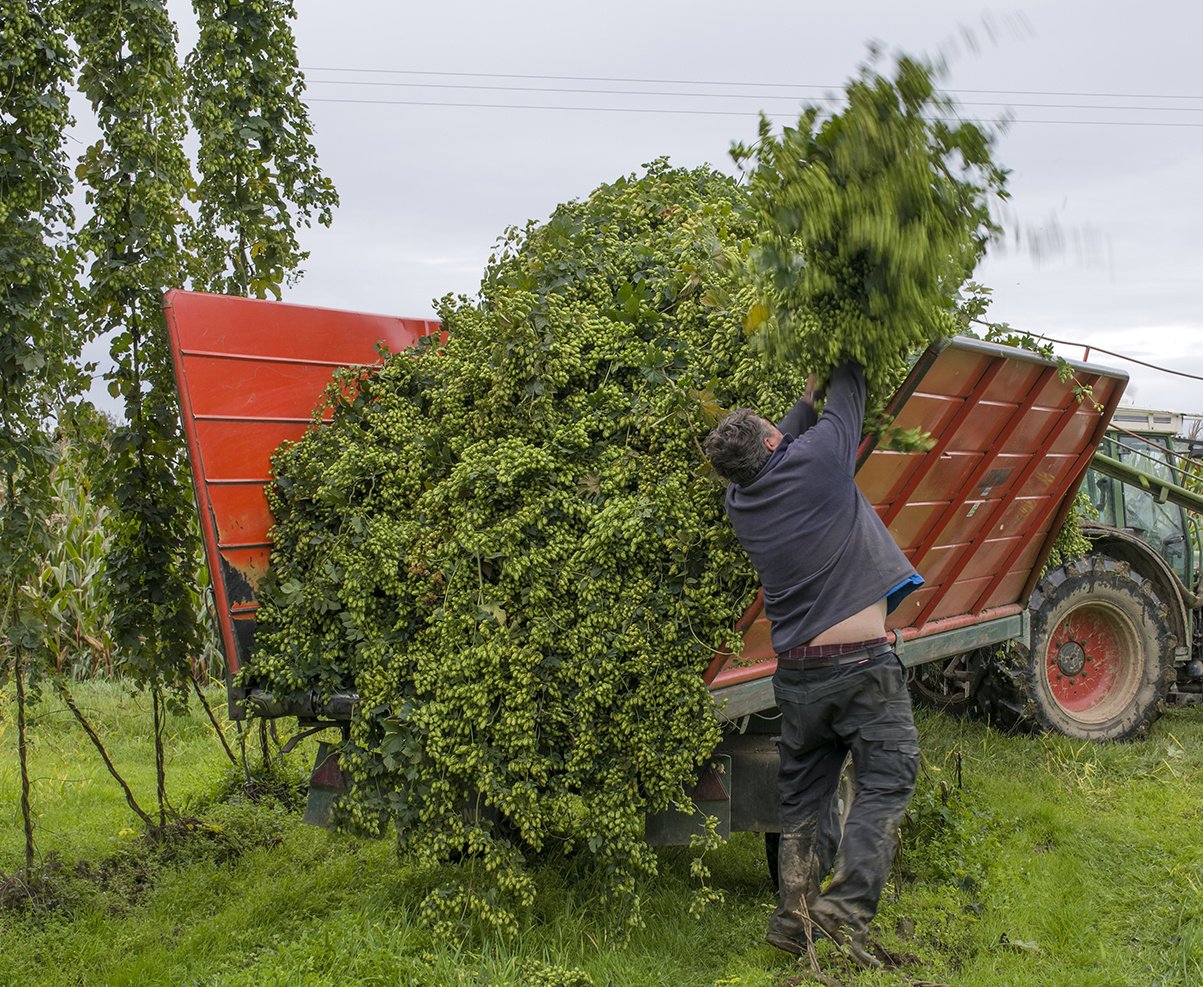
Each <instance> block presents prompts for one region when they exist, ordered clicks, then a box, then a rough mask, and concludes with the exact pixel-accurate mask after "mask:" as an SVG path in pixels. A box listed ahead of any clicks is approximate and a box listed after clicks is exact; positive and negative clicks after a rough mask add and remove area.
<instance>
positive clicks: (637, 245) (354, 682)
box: [247, 161, 805, 931]
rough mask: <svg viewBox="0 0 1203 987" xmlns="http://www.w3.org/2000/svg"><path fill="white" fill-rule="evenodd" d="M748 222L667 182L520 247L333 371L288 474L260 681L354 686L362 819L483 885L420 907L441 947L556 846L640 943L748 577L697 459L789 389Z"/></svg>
mask: <svg viewBox="0 0 1203 987" xmlns="http://www.w3.org/2000/svg"><path fill="white" fill-rule="evenodd" d="M742 204H743V196H742V193H741V192H740V190H739V188H738V187H737V186H736V184H735V183H734V182H733V181H732V180H731V179H730V178H727V177H725V176H722V175H720V174H718V173H716V172H713V171H710V170H708V169H697V170H693V171H686V170H680V169H672V168H670V167H668V165H667V164H666V162H664V161H657V162H655V163H653V164H652V165H649V166H648V169H647V172H646V174H644V175H642V176H640V177H636V176H631V177H629V178H622V179H619V180H618V181H616V182H614V183H613V184H610V185H603V186H602V187H600V188H598V189H597V190H596V191H594V192H593V193H592V194H591V195H590V196H588V198H586V199H584V200H581V201H574V202H570V203H568V204H566V205H563V206H560V207H559V208H558V209H556V211H555V213H554V214H553V215H552V217H551V218H550V220H549V221H548V222H546V223H544V224H541V225H537V224H534V223H531V224H529V225H527V226H526V227H524V228H521V229H511V230H509V231H507V232H506V234H505V235H504V236H503V238H502V239H501V241H500V243H499V246H498V250H497V252H496V254H495V255H494V257H493V258H492V259H491V261H490V263H489V265H488V267H487V269H486V271H485V275H484V279H483V282H482V286H481V292H480V296H479V299H478V300H476V301H469V300H468V299H465V298H453V297H450V296H449V297H447V298H445V299H443V301H442V303H441V310H440V315H441V318H442V322H443V327H444V329H445V330H446V332H447V339H446V343H445V344H441V343H440V341H439V340H438V339H429V340H426V341H425V343H424V345H423V346H421V347H419V348H418V349H417V350H415V351H410V352H405V353H401V354H397V355H394V356H392V357H391V358H389V359H388V360H387V361H386V362H385V363H384V365H383V366H382V367H380V368H379V369H373V370H355V371H348V372H347V373H345V374H344V375H343V376H342V377H341V378H340V379H338V380H337V381H336V382H335V384H334V385H333V387H332V389H331V391H330V392H329V404H330V405H331V407H332V418H331V420H330V421H329V423H328V425H327V426H326V427H323V428H316V429H314V430H312V431H311V432H310V433H309V434H308V435H307V436H306V437H305V438H304V439H303V440H302V441H301V442H299V443H297V444H295V445H292V446H290V447H287V448H285V449H283V450H282V451H281V452H279V453H278V454H277V457H276V460H275V471H276V475H277V481H276V483H275V485H274V487H273V488H272V490H271V493H270V496H271V499H272V507H273V511H274V513H275V517H276V527H275V529H274V533H273V538H274V543H275V550H274V553H273V556H272V571H271V574H270V575H269V577H268V579H267V581H266V583H265V585H264V587H263V588H262V597H263V600H264V605H263V608H262V609H261V611H260V618H259V619H260V623H259V628H260V629H259V632H258V637H257V655H256V656H255V657H254V659H253V660H252V662H251V663H250V664H249V665H248V671H247V676H248V678H249V679H250V680H253V681H256V682H258V683H260V684H263V685H265V686H267V687H268V688H270V689H272V690H275V691H277V692H280V693H293V694H296V693H303V692H307V691H309V690H314V691H316V692H318V693H319V694H328V693H330V692H332V691H334V690H337V689H344V688H353V689H355V690H357V691H358V693H359V695H360V697H361V701H360V703H359V705H358V708H357V714H356V716H355V718H354V720H353V722H352V725H351V739H350V742H349V744H348V745H347V747H346V749H345V750H344V756H343V763H344V764H345V765H347V766H348V767H349V769H350V770H351V772H352V774H353V777H354V785H353V787H352V790H351V794H350V797H349V798H348V799H347V800H346V805H345V810H346V814H347V821H348V824H350V825H353V826H357V827H367V828H368V829H376V828H379V827H380V826H381V825H383V824H384V823H385V822H386V821H388V820H391V821H392V822H394V823H395V825H396V828H397V832H398V836H399V842H400V845H401V847H403V848H405V849H406V850H407V851H408V852H410V853H412V854H415V855H417V857H418V858H419V859H424V860H428V861H432V862H434V861H440V862H441V861H448V860H453V859H460V858H461V856H464V857H465V859H467V860H468V861H469V863H466V864H464V865H462V866H464V867H473V868H476V871H475V872H474V873H475V876H474V877H472V878H471V879H470V880H469V879H468V878H466V877H465V878H464V879H462V880H460V881H456V882H453V883H451V884H449V885H448V886H446V887H444V888H440V889H438V890H437V891H436V892H435V893H433V894H432V896H431V898H430V900H429V901H428V902H427V920H428V922H430V923H431V924H432V925H434V926H435V927H436V928H440V929H443V930H446V931H451V930H453V929H456V928H458V925H457V923H460V922H463V921H465V920H468V919H472V920H478V921H482V922H485V923H487V924H489V925H492V926H494V927H500V928H507V929H512V928H515V927H516V926H517V923H518V921H519V916H520V913H521V910H522V909H523V908H525V907H527V906H528V905H529V904H530V901H531V898H532V895H533V890H532V885H531V883H530V882H529V880H528V879H527V878H526V877H525V876H524V874H523V873H522V870H521V862H522V860H523V855H526V854H530V853H539V852H545V851H547V850H549V849H550V848H552V847H568V848H570V849H577V850H582V851H585V852H587V853H588V854H590V855H592V857H593V858H595V859H596V861H597V862H598V864H599V865H600V866H601V867H602V868H603V869H607V870H608V871H609V873H610V874H611V875H612V877H611V887H612V889H613V892H614V895H615V897H616V898H618V899H621V900H622V901H625V902H626V903H627V904H628V905H629V906H631V907H630V910H629V912H628V915H629V918H630V920H631V921H632V922H637V921H638V911H637V897H636V894H635V891H636V878H637V877H638V875H639V874H641V873H648V872H652V871H654V869H655V867H656V863H655V857H654V855H653V854H652V852H651V850H650V848H649V847H648V846H647V845H646V844H645V843H644V841H643V838H642V837H643V817H644V815H645V813H647V812H651V811H657V810H661V809H664V808H666V807H668V806H669V805H670V804H672V803H681V802H682V801H684V800H685V799H686V794H685V793H686V792H687V791H688V790H689V787H690V785H691V782H692V779H693V778H694V776H695V773H696V770H697V767H698V765H699V764H700V763H701V762H702V761H703V760H704V759H705V758H706V756H707V755H708V754H709V753H710V751H711V750H712V749H713V747H714V745H715V743H716V742H717V740H718V725H717V720H716V718H715V716H714V714H713V707H712V701H711V698H710V695H709V693H708V690H707V688H706V685H705V684H704V682H703V679H702V672H703V671H704V670H705V668H706V667H707V665H708V664H709V663H710V661H711V660H712V659H713V657H714V654H715V652H716V650H718V649H719V648H721V647H722V646H723V645H724V644H725V643H726V642H727V641H728V639H729V637H730V635H731V628H732V626H733V624H734V622H735V620H736V619H737V618H738V616H739V615H740V614H741V613H742V612H743V611H744V609H746V607H747V606H748V604H749V603H750V602H751V601H752V599H753V597H754V595H755V593H756V588H757V583H756V578H755V574H754V572H753V570H752V568H751V566H750V564H749V563H748V561H747V558H746V556H745V555H744V553H743V551H742V549H741V548H740V547H739V545H738V543H737V542H736V540H735V538H734V536H733V534H732V532H731V529H730V526H729V525H728V524H727V522H726V520H725V517H724V514H723V506H722V495H723V489H722V486H721V484H720V483H719V482H718V481H717V479H716V478H715V476H714V474H713V472H712V471H711V469H710V468H709V466H708V464H707V462H706V461H705V458H704V456H703V454H702V452H701V447H700V442H701V439H702V438H703V437H704V436H705V434H706V433H707V431H708V430H709V429H710V427H711V426H712V425H713V422H714V420H715V417H716V415H717V414H719V413H721V410H722V408H724V407H729V406H735V405H755V406H757V407H759V408H761V409H762V410H763V413H764V414H766V415H772V416H780V415H781V414H783V413H784V412H785V411H786V410H787V409H788V407H789V406H790V405H791V404H792V403H793V401H794V400H795V399H796V397H797V395H798V394H799V393H800V392H801V390H802V388H803V386H804V381H805V371H804V370H803V369H802V368H793V369H790V368H771V369H766V368H765V367H764V366H763V363H762V360H761V357H760V355H759V354H758V352H757V351H756V349H755V347H754V346H753V345H752V340H751V338H750V337H749V335H748V334H747V332H746V331H745V328H744V321H745V314H746V308H747V304H748V302H749V301H750V299H751V294H750V292H749V291H748V290H747V289H746V288H745V287H743V286H742V284H741V278H742V271H743V270H744V267H745V264H746V259H747V252H748V250H749V248H750V246H751V244H752V239H753V237H754V233H755V229H754V227H753V225H752V223H751V222H750V221H749V219H748V217H747V215H746V213H745V212H744V211H743V209H742ZM482 882H483V883H482ZM484 886H487V887H490V888H492V890H491V891H490V892H489V893H485V892H484V891H483V890H482V887H484ZM469 887H473V888H475V891H469V890H467V889H468V888H469Z"/></svg>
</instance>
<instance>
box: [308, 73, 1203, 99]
mask: <svg viewBox="0 0 1203 987" xmlns="http://www.w3.org/2000/svg"><path fill="white" fill-rule="evenodd" d="M302 71H304V72H356V73H372V74H376V75H422V76H449V77H451V78H465V79H529V80H534V81H544V82H547V81H554V82H606V83H628V84H633V85H656V86H761V87H766V88H776V89H784V88H789V89H820V90H823V91H825V92H833V91H838V90H842V89H843V86H842V85H840V86H819V85H814V84H809V83H794V82H733V81H713V80H699V79H624V78H619V77H615V76H594V75H522V74H519V73H512V72H431V71H427V70H422V69H365V68H330V67H312V68H304V69H302ZM945 92H947V93H949V94H953V93H974V94H975V95H994V96H1070V97H1074V98H1077V99H1194V100H1203V95H1198V96H1188V95H1182V94H1180V93H1161V94H1158V93H1082V92H1059V91H1056V90H1035V89H948V90H945Z"/></svg>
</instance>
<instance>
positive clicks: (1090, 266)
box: [171, 0, 1203, 412]
mask: <svg viewBox="0 0 1203 987" xmlns="http://www.w3.org/2000/svg"><path fill="white" fill-rule="evenodd" d="M171 5H172V9H173V12H174V13H175V16H176V17H177V20H178V21H179V22H180V31H181V41H182V45H183V47H184V48H187V47H188V46H189V45H190V43H191V39H192V38H193V37H194V36H195V29H194V28H193V27H192V26H191V25H190V24H189V23H188V21H189V19H190V18H191V11H190V8H189V6H188V4H187V2H186V0H172V3H171ZM296 7H297V11H298V19H297V21H296V23H295V30H296V34H297V42H298V53H299V57H300V61H301V65H302V67H304V68H305V70H306V75H307V77H308V80H309V90H308V95H309V99H310V110H311V114H312V120H313V123H314V126H315V130H316V133H315V136H314V141H315V144H316V146H317V148H318V152H319V157H320V162H321V165H322V167H323V169H324V170H325V172H326V173H327V174H328V175H329V176H330V177H331V178H332V179H333V180H334V182H335V184H336V185H337V187H338V191H339V194H340V196H341V199H342V205H341V207H340V208H339V210H338V211H337V212H336V213H335V218H334V225H333V227H332V228H331V229H329V230H323V229H318V230H315V231H312V232H310V233H307V234H306V236H305V239H304V242H305V244H306V246H307V247H308V248H309V249H310V250H311V251H312V256H311V257H310V260H309V262H308V264H307V267H306V274H305V277H304V279H303V280H302V282H301V283H300V284H299V285H298V286H297V287H296V288H294V289H292V290H290V291H288V292H287V294H286V295H285V300H286V301H293V302H298V303H303V304H311V305H323V306H328V307H333V308H347V309H356V310H361V311H373V312H383V313H388V314H393V315H409V316H423V317H424V316H428V315H430V314H431V312H432V311H433V305H432V300H433V299H435V298H437V297H439V296H441V295H443V294H445V293H447V292H456V293H466V294H473V293H474V292H475V290H476V288H477V285H478V283H479V279H480V275H481V272H482V270H483V267H484V264H485V262H486V260H487V258H488V255H489V253H490V251H491V249H492V247H493V244H494V243H495V241H496V239H497V237H498V235H499V234H500V233H501V232H502V230H503V229H504V228H505V227H506V226H507V225H510V224H521V223H525V222H526V220H528V219H544V218H546V217H547V215H548V214H549V213H550V212H551V210H552V209H553V208H554V207H555V205H556V204H557V203H559V202H562V201H565V200H568V199H572V198H577V197H582V196H585V195H587V194H588V193H589V191H590V190H591V189H593V188H594V187H595V186H596V185H598V184H600V183H601V182H608V181H612V180H614V179H615V178H617V177H619V176H621V175H624V174H628V173H630V172H633V171H637V170H639V169H640V166H641V165H642V164H643V163H644V162H647V161H650V160H652V159H653V158H656V157H659V156H664V155H667V156H668V157H669V158H670V160H671V161H672V162H673V163H674V164H677V165H683V166H690V167H692V166H696V165H699V164H702V163H710V164H711V165H713V166H715V167H717V168H720V169H723V170H725V171H730V172H733V171H734V168H733V165H732V163H731V160H730V156H729V153H728V151H729V148H730V145H731V142H732V141H733V140H750V139H752V138H754V136H755V131H756V114H757V111H759V110H761V109H763V110H765V111H766V112H768V113H769V114H770V115H771V116H772V117H773V118H774V120H775V121H777V122H778V123H779V124H780V123H786V122H790V121H791V120H792V119H795V118H796V115H797V112H798V108H799V106H800V104H801V103H802V102H803V101H806V100H811V99H817V98H819V97H821V96H823V95H824V94H825V93H832V92H838V90H839V89H840V88H841V86H842V84H843V82H844V81H845V80H846V79H847V78H848V77H849V76H850V75H852V74H853V73H854V72H855V70H856V67H857V65H858V64H859V63H860V62H862V61H863V60H864V58H865V53H866V42H868V41H870V40H877V41H879V42H881V43H882V44H883V45H884V46H885V47H886V48H887V49H888V50H902V51H906V52H908V53H913V54H921V55H935V54H938V53H944V54H947V55H949V56H951V57H950V62H951V71H950V74H949V76H948V78H947V79H946V81H945V88H946V89H947V90H948V91H949V92H951V93H952V94H953V95H954V96H955V97H956V98H957V99H958V101H959V102H960V103H961V104H962V111H963V113H964V115H965V116H967V117H976V118H979V119H983V120H990V119H994V118H997V117H998V116H999V115H1001V114H1002V113H1004V112H1007V111H1009V113H1010V115H1011V116H1012V117H1013V118H1014V120H1013V122H1012V123H1011V125H1010V129H1009V131H1008V132H1007V133H1006V135H1005V136H1004V137H1003V138H1002V140H1001V143H1000V145H999V148H998V152H997V159H998V160H999V161H1000V162H1001V163H1002V164H1003V165H1004V166H1006V167H1008V168H1010V169H1011V170H1012V176H1011V181H1010V190H1011V193H1012V200H1011V203H1010V206H1009V209H1008V215H1007V216H1006V225H1007V227H1008V230H1009V231H1010V232H1011V234H1012V237H1013V239H1011V240H1009V241H1008V245H1007V246H1006V248H1005V249H1003V248H997V249H995V251H994V252H993V254H992V256H991V257H990V258H988V260H987V261H986V263H985V264H984V265H983V266H982V267H981V268H980V269H979V272H978V274H977V280H979V281H982V282H984V283H986V284H988V285H989V286H991V287H992V288H993V289H994V295H995V303H994V306H993V308H992V314H993V316H994V318H996V319H998V320H1001V321H1006V322H1009V323H1011V324H1012V325H1014V326H1016V327H1022V328H1025V329H1030V330H1033V331H1036V332H1041V333H1044V334H1046V335H1048V336H1051V337H1054V338H1057V339H1067V340H1074V341H1080V342H1082V343H1088V344H1093V345H1095V346H1101V347H1105V348H1106V349H1110V350H1115V351H1118V352H1121V353H1124V354H1127V355H1131V356H1134V357H1137V358H1139V359H1143V360H1146V361H1149V362H1152V363H1159V364H1162V365H1168V366H1171V367H1172V368H1174V369H1177V370H1183V371H1188V372H1191V373H1195V374H1200V375H1203V311H1201V304H1200V303H1201V302H1203V291H1201V289H1200V272H1201V270H1203V236H1200V228H1201V226H1203V223H1201V221H1203V205H1201V202H1203V193H1201V191H1200V181H1201V176H1203V70H1201V69H1200V53H1199V50H1198V45H1199V42H1200V38H1203V3H1200V2H1199V0H1146V2H1143V3H1131V2H1125V3H1118V2H1114V0H1097V2H1094V3H1085V2H1083V0H1074V2H1069V0H1042V2H1041V3H1040V4H1039V5H1038V6H1031V7H1028V8H1017V9H1002V8H994V9H989V10H978V11H974V10H973V9H972V8H969V7H967V6H966V5H965V4H964V3H962V2H953V0H916V2H914V3H909V4H900V3H898V2H897V0H889V2H883V0H859V2H857V3H855V4H851V3H850V4H834V3H832V2H831V0H825V2H823V3H812V2H808V0H793V2H775V0H744V2H743V3H741V4H733V3H730V2H722V3H717V2H711V0H693V2H690V3H678V2H664V0H640V2H631V0H611V2H609V3H607V4H604V5H603V4H593V3H591V4H587V5H586V4H576V3H571V2H565V0H555V2H551V0H546V2H545V0H509V2H506V3H496V2H490V3H475V2H473V3H457V2H454V0H445V2H443V3H441V4H432V3H421V4H419V3H404V4H402V3H395V2H386V0H342V2H340V3H337V4H335V3H332V2H330V0H296ZM633 80H638V81H633ZM670 83H671V84H670ZM570 90H571V91H570ZM580 90H587V91H580ZM645 94H650V95H645ZM670 94H675V95H670ZM432 104H434V105H432ZM659 111H673V112H659ZM683 111H704V112H683ZM1033 240H1034V241H1035V242H1036V243H1038V244H1040V249H1038V250H1033V249H1032V248H1031V246H1030V244H1031V242H1032V241H1033ZM1064 352H1065V354H1066V355H1067V356H1072V357H1077V358H1080V357H1081V356H1082V353H1083V351H1082V349H1081V347H1078V348H1076V349H1073V348H1067V349H1065V350H1064ZM1094 358H1095V359H1098V360H1099V361H1100V362H1106V363H1110V364H1113V365H1117V366H1123V367H1124V368H1125V369H1128V371H1129V373H1131V375H1132V378H1133V380H1132V384H1131V385H1130V386H1129V398H1130V399H1132V400H1134V401H1135V402H1137V403H1140V404H1147V405H1152V406H1157V407H1170V408H1174V409H1177V410H1182V411H1187V412H1203V390H1201V387H1203V385H1201V384H1200V382H1198V381H1193V380H1188V379H1185V378H1180V377H1178V378H1176V377H1171V376H1168V375H1165V374H1155V373H1152V372H1148V371H1145V370H1143V369H1142V368H1140V367H1138V366H1133V365H1130V364H1124V363H1119V362H1117V361H1115V360H1113V359H1111V358H1109V357H1099V356H1098V355H1097V354H1096V355H1095V357H1094Z"/></svg>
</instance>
